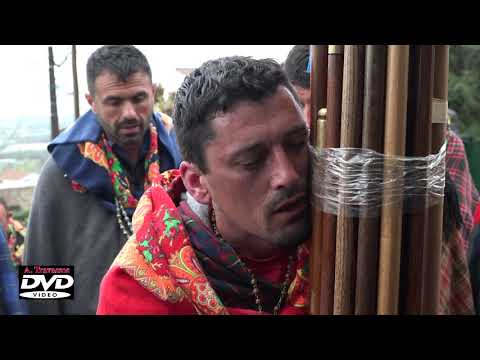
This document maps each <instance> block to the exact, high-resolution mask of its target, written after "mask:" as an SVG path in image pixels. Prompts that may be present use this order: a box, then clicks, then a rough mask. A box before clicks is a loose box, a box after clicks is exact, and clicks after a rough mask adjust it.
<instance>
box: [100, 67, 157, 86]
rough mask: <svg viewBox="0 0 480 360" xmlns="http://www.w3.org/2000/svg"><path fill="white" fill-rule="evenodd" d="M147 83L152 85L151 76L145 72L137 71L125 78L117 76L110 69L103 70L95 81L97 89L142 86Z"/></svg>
mask: <svg viewBox="0 0 480 360" xmlns="http://www.w3.org/2000/svg"><path fill="white" fill-rule="evenodd" d="M145 83H151V79H150V76H149V75H148V74H147V73H145V72H143V71H137V72H134V73H131V74H130V75H128V77H126V78H123V77H121V76H120V75H119V74H116V73H114V72H112V71H110V70H108V69H105V70H103V71H102V72H101V73H100V74H98V76H97V77H96V79H95V86H96V87H97V89H98V87H107V88H108V87H112V86H123V85H126V84H131V85H140V84H143V85H144V84H145Z"/></svg>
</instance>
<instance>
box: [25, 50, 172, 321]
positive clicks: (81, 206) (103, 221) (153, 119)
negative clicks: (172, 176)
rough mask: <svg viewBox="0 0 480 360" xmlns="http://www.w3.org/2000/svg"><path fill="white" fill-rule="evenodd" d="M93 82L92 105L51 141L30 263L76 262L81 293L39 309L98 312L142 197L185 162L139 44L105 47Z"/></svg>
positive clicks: (32, 225)
mask: <svg viewBox="0 0 480 360" xmlns="http://www.w3.org/2000/svg"><path fill="white" fill-rule="evenodd" d="M87 82H88V90H89V94H88V95H86V99H87V101H88V103H89V104H90V105H91V110H90V111H88V112H87V113H86V114H85V115H83V116H82V117H80V118H79V119H78V120H77V121H76V122H75V123H74V124H73V125H72V126H71V127H70V128H69V129H67V130H66V131H65V132H63V133H61V134H60V135H59V136H58V137H57V138H55V139H54V140H53V141H52V142H51V143H50V144H49V145H48V151H49V152H50V154H51V157H50V158H49V160H48V161H47V162H46V164H45V165H44V167H43V169H42V173H41V175H40V179H39V181H38V184H37V187H36V189H35V194H34V199H33V206H32V211H31V215H30V220H29V227H28V234H27V240H26V245H25V247H26V248H25V263H26V264H28V265H57V266H58V265H73V266H74V280H75V284H74V286H75V288H74V289H75V291H74V299H73V300H53V301H48V300H42V301H36V302H34V301H32V302H30V303H29V304H30V305H31V308H30V312H31V313H32V314H95V311H96V308H97V303H98V289H99V285H100V280H101V279H102V277H103V276H104V275H105V273H106V271H107V269H108V267H109V265H110V264H111V263H112V261H113V259H114V258H115V256H116V255H117V254H118V252H119V250H120V249H121V248H122V246H123V245H124V243H125V242H126V240H127V238H128V237H129V236H130V235H131V231H132V230H131V216H132V214H133V211H134V210H135V208H136V206H137V203H138V200H139V199H140V197H141V196H142V195H143V193H144V191H145V190H146V189H148V188H149V187H150V186H152V184H155V183H159V182H161V181H162V180H161V177H162V175H161V173H162V172H163V171H165V170H169V169H173V168H177V167H178V165H179V163H180V154H179V151H178V148H177V144H176V140H175V135H174V132H172V133H170V134H169V133H168V132H167V131H166V130H165V128H164V126H163V124H162V118H161V114H155V113H153V105H154V85H153V84H152V73H151V70H150V66H149V64H148V61H147V59H146V58H145V56H144V55H143V54H142V53H141V52H140V51H139V50H138V49H136V48H135V47H133V46H125V45H109V46H103V47H101V48H99V49H97V50H96V51H95V52H94V53H93V54H92V55H91V56H90V58H89V60H88V62H87Z"/></svg>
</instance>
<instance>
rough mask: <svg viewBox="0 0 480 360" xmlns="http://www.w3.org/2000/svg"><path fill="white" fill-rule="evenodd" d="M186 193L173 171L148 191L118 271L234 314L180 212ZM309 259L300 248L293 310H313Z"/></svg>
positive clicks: (198, 306) (162, 295) (204, 308)
mask: <svg viewBox="0 0 480 360" xmlns="http://www.w3.org/2000/svg"><path fill="white" fill-rule="evenodd" d="M182 191H184V188H183V183H182V182H181V178H180V176H179V174H178V171H173V172H172V171H168V172H166V173H163V174H162V181H160V186H157V185H154V186H152V187H150V188H149V189H148V190H147V191H146V192H145V194H144V196H143V197H142V198H141V200H140V202H139V203H138V206H137V210H136V211H135V213H134V216H133V229H134V234H133V235H132V237H130V239H129V240H128V242H127V244H126V245H125V247H124V248H123V249H122V251H121V252H120V254H119V255H118V256H117V258H116V259H115V261H114V263H113V264H112V268H113V267H120V268H121V269H123V270H124V271H125V272H126V273H128V274H129V275H130V276H131V277H132V278H133V279H134V280H135V281H136V282H138V283H139V284H140V285H141V286H142V287H144V288H145V289H147V290H148V291H149V292H150V293H151V294H153V295H154V296H156V297H157V298H158V299H160V300H161V301H166V302H169V303H179V302H183V301H187V302H189V303H190V304H191V305H192V306H193V308H194V309H195V310H196V312H197V313H198V314H205V315H220V314H228V310H227V306H226V305H225V304H224V303H223V302H222V299H221V298H220V297H219V295H218V294H217V292H216V291H215V290H214V288H213V287H212V284H211V283H210V281H209V278H208V277H207V275H206V273H205V271H204V269H203V268H202V265H201V263H200V261H199V259H198V257H197V255H196V251H195V249H194V247H193V246H192V239H191V234H190V233H189V231H188V230H187V229H186V227H185V223H184V220H185V217H182V213H181V209H179V208H178V201H179V199H180V193H181V192H182ZM189 221H193V220H192V219H190V220H189ZM307 258H308V250H307V247H306V246H303V245H302V246H300V247H299V248H298V252H297V261H296V267H295V276H294V278H293V280H292V282H291V284H290V287H289V290H288V295H287V300H286V305H288V306H293V307H296V308H305V307H306V306H307V296H306V294H308V280H307V278H308V276H307V270H308V269H307V264H308V261H307ZM210 275H211V274H209V276H210Z"/></svg>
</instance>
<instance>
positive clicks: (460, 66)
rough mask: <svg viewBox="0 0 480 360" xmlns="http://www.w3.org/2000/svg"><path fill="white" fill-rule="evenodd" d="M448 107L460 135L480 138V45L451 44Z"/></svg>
mask: <svg viewBox="0 0 480 360" xmlns="http://www.w3.org/2000/svg"><path fill="white" fill-rule="evenodd" d="M449 60H450V73H449V79H448V92H449V93H448V100H449V107H450V108H451V109H453V110H455V111H456V112H457V114H458V120H457V121H456V122H455V124H456V125H457V126H458V128H459V130H460V132H461V135H462V136H464V137H472V138H476V139H479V140H480V45H451V46H450V59H449Z"/></svg>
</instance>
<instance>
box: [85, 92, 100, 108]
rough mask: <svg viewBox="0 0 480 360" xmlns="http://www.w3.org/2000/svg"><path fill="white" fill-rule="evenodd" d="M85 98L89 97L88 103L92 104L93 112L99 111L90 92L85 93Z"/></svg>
mask: <svg viewBox="0 0 480 360" xmlns="http://www.w3.org/2000/svg"><path fill="white" fill-rule="evenodd" d="M85 99H87V102H88V104H89V105H90V106H91V108H92V111H93V112H97V111H96V110H97V109H96V106H95V101H94V99H93V96H92V95H90V94H85Z"/></svg>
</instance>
